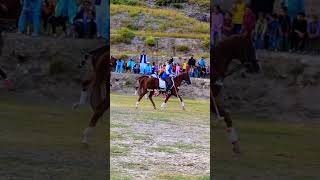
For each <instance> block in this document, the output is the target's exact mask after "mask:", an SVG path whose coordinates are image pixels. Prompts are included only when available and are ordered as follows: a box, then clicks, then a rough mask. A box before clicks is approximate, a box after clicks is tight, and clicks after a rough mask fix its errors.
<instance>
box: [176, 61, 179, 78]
mask: <svg viewBox="0 0 320 180" xmlns="http://www.w3.org/2000/svg"><path fill="white" fill-rule="evenodd" d="M179 74H180V64H179V63H177V65H176V75H179Z"/></svg>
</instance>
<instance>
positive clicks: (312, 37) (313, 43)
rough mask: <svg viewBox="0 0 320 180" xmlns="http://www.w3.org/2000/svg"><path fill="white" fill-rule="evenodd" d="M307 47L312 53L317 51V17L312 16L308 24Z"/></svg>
mask: <svg viewBox="0 0 320 180" xmlns="http://www.w3.org/2000/svg"><path fill="white" fill-rule="evenodd" d="M308 38H309V39H308V46H309V50H311V51H312V52H316V51H317V47H318V48H319V45H320V44H319V41H320V21H319V17H318V16H317V15H312V18H311V20H310V22H309V23H308Z"/></svg>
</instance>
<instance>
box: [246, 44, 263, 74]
mask: <svg viewBox="0 0 320 180" xmlns="http://www.w3.org/2000/svg"><path fill="white" fill-rule="evenodd" d="M241 63H242V64H244V65H245V67H246V69H247V72H248V73H259V72H260V71H261V66H260V63H259V60H258V59H257V55H256V50H255V48H254V46H253V44H252V43H250V45H249V47H248V49H247V54H246V56H245V58H243V59H242V60H241Z"/></svg>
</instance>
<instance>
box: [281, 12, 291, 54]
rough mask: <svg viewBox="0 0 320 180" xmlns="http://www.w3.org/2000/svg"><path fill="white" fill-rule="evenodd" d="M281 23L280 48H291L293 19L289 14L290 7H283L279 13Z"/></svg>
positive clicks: (285, 49)
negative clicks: (290, 39)
mask: <svg viewBox="0 0 320 180" xmlns="http://www.w3.org/2000/svg"><path fill="white" fill-rule="evenodd" d="M279 24H280V46H279V48H280V50H282V51H287V50H288V48H289V34H290V30H291V20H290V17H289V15H288V8H287V7H282V8H281V10H280V13H279Z"/></svg>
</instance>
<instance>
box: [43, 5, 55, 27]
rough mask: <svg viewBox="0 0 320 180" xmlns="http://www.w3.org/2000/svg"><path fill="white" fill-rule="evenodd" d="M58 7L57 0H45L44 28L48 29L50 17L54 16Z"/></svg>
mask: <svg viewBox="0 0 320 180" xmlns="http://www.w3.org/2000/svg"><path fill="white" fill-rule="evenodd" d="M55 9H56V1H55V0H45V1H44V2H43V7H42V20H43V29H44V30H45V31H47V30H48V23H49V18H50V17H52V16H54V14H55Z"/></svg>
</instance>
